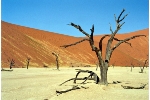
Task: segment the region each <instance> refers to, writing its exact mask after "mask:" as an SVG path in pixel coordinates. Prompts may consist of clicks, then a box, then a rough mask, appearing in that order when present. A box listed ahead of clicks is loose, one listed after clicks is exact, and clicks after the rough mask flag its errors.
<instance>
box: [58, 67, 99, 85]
mask: <svg viewBox="0 0 150 100" xmlns="http://www.w3.org/2000/svg"><path fill="white" fill-rule="evenodd" d="M76 70H79V71H77V72H78V73H77V74H76V77H75V78H71V79H68V80H67V81H65V82H63V83H61V84H60V85H59V86H61V85H63V84H65V83H66V82H69V81H71V80H74V83H76V80H84V81H83V82H82V83H81V84H84V83H85V82H86V81H87V80H94V81H95V82H96V84H98V82H99V81H100V79H99V77H98V76H97V74H96V73H94V72H92V71H89V70H80V69H76ZM81 72H84V73H90V75H89V76H88V77H84V78H77V77H78V75H79V74H80V73H81ZM90 77H91V78H90Z"/></svg>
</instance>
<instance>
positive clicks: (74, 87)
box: [56, 86, 89, 96]
mask: <svg viewBox="0 0 150 100" xmlns="http://www.w3.org/2000/svg"><path fill="white" fill-rule="evenodd" d="M81 88H84V89H87V88H89V87H84V86H81V87H78V86H73V87H72V88H71V89H67V90H64V91H57V90H56V94H62V93H66V92H69V91H72V90H77V89H81ZM57 96H58V95H57Z"/></svg>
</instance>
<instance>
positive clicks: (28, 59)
mask: <svg viewBox="0 0 150 100" xmlns="http://www.w3.org/2000/svg"><path fill="white" fill-rule="evenodd" d="M30 60H31V58H29V57H27V60H26V61H27V69H28V67H29V63H30Z"/></svg>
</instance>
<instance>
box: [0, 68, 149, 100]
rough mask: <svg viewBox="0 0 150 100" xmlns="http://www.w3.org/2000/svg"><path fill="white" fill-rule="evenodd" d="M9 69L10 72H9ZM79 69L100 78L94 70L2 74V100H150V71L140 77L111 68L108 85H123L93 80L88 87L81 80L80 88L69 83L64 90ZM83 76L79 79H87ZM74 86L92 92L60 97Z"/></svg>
mask: <svg viewBox="0 0 150 100" xmlns="http://www.w3.org/2000/svg"><path fill="white" fill-rule="evenodd" d="M6 69H7V68H6ZM75 69H83V70H92V71H94V72H95V73H97V74H98V76H100V72H99V70H97V71H96V70H95V69H96V68H94V67H88V68H85V67H84V68H83V67H76V68H69V67H63V68H60V71H58V70H56V68H29V69H26V68H13V71H12V72H8V71H2V72H1V96H2V97H1V99H2V100H148V99H149V98H148V97H149V96H148V92H149V85H148V84H149V78H148V77H149V76H148V75H149V74H148V73H149V68H145V69H144V73H139V71H140V68H139V67H136V68H133V70H132V72H131V71H130V67H114V68H112V67H110V68H109V69H108V82H109V83H112V82H113V81H121V83H118V84H108V86H103V85H98V84H95V82H94V81H93V80H87V81H86V82H85V84H80V83H81V82H82V81H81V80H80V81H79V80H77V84H74V83H73V81H69V82H67V83H65V84H63V85H62V86H59V84H61V83H62V82H64V81H66V80H68V79H70V78H74V77H75V75H76V73H77V72H76V70H75ZM87 75H88V74H87V73H82V74H80V75H79V77H85V76H87ZM141 84H147V85H146V87H145V88H144V89H124V88H122V87H121V85H127V86H128V85H129V86H140V85H141ZM73 85H78V86H79V87H80V86H84V87H88V89H84V88H81V89H78V90H72V91H69V92H67V93H63V94H56V90H57V91H62V90H66V89H70V88H72V86H73Z"/></svg>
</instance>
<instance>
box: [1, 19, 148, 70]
mask: <svg viewBox="0 0 150 100" xmlns="http://www.w3.org/2000/svg"><path fill="white" fill-rule="evenodd" d="M1 26H2V28H1V43H2V47H1V50H2V52H1V56H2V61H1V62H2V67H3V68H5V67H9V63H8V61H7V60H8V59H14V60H15V67H23V66H25V65H26V58H27V57H30V58H31V61H30V65H31V66H34V67H43V66H44V65H46V66H49V67H51V66H55V56H53V55H52V52H53V51H55V52H56V53H59V56H60V57H59V59H60V65H61V66H71V63H72V64H73V65H74V66H84V65H86V64H92V65H93V64H95V62H96V61H97V58H96V55H95V52H93V51H92V50H91V48H90V45H89V43H88V42H87V41H86V42H83V43H80V44H78V45H75V46H71V47H69V48H61V47H60V46H62V45H65V44H70V43H74V42H77V41H79V40H81V39H82V38H79V37H73V36H67V35H63V34H58V33H52V32H47V31H42V30H37V29H33V28H28V27H23V26H19V25H14V24H10V23H7V22H4V21H1ZM148 30H149V29H144V30H140V31H136V32H131V33H126V34H117V35H116V37H117V38H119V39H124V38H127V37H131V36H133V35H137V34H144V35H146V37H139V38H136V39H133V40H131V41H130V43H132V47H130V46H129V45H127V44H126V43H124V44H122V45H120V46H119V47H118V48H117V49H116V50H115V51H114V52H113V54H112V57H111V61H110V65H113V64H114V65H115V66H131V63H133V64H134V65H135V66H139V64H141V65H143V63H144V61H145V59H147V55H148V51H149V50H148V38H149V34H148V32H149V31H148ZM81 34H82V33H81ZM101 36H102V35H99V36H98V35H97V36H94V40H95V45H98V42H99V39H100V38H101ZM107 40H108V38H106V39H105V40H104V41H103V54H105V47H106V44H107ZM115 43H116V42H115V41H114V42H113V45H114V44H115ZM113 45H112V46H113Z"/></svg>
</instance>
